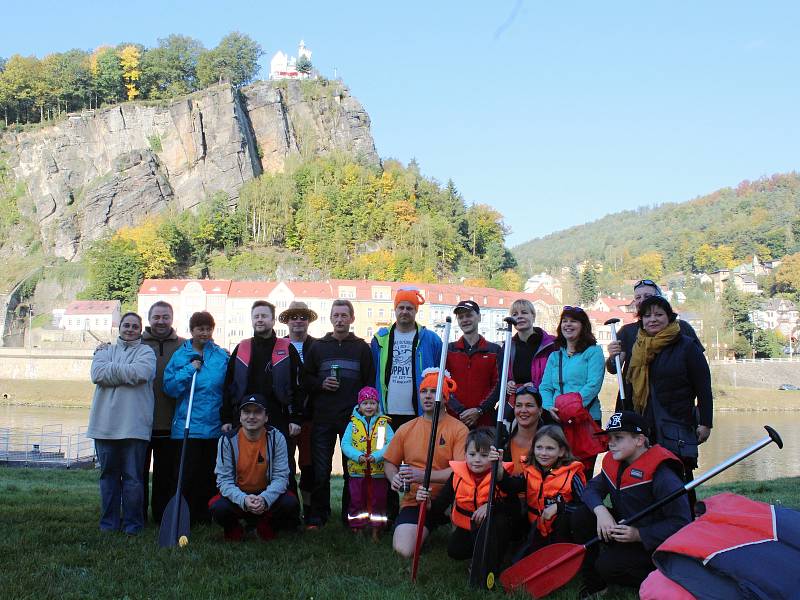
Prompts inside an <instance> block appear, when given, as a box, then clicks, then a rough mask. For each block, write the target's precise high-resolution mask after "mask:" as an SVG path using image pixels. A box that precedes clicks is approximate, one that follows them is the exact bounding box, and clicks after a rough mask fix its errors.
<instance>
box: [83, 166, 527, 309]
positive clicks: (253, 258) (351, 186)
mask: <svg viewBox="0 0 800 600" xmlns="http://www.w3.org/2000/svg"><path fill="white" fill-rule="evenodd" d="M504 237H505V226H504V224H503V221H502V216H501V215H500V214H499V213H498V212H496V211H495V210H493V209H492V208H490V207H488V206H485V205H480V204H478V205H471V206H469V207H467V206H466V205H465V203H464V200H463V198H462V197H461V195H460V194H459V193H458V191H457V190H456V187H455V185H454V184H453V182H452V181H451V182H448V184H447V185H445V186H442V185H440V184H438V183H437V182H436V181H433V180H431V179H428V178H425V177H423V176H422V175H421V174H420V172H419V168H418V167H417V165H416V164H415V163H413V162H412V163H411V164H410V165H408V166H403V165H401V164H400V163H398V162H396V161H392V160H387V161H385V162H384V164H383V165H382V166H372V165H364V164H361V163H359V162H357V161H355V160H354V159H352V158H350V157H348V156H346V155H331V156H326V157H318V158H313V159H309V160H305V161H298V162H297V163H295V164H291V165H289V167H288V168H287V169H286V171H285V172H283V173H279V174H272V175H270V174H264V175H262V176H260V177H258V178H256V179H253V180H251V181H249V182H247V183H246V184H244V186H243V187H242V188H241V190H240V197H239V203H238V206H237V208H236V210H235V211H234V212H230V211H229V210H228V208H227V198H226V197H225V196H224V195H217V196H215V197H213V198H210V199H208V200H207V201H206V202H204V203H203V206H202V208H201V209H200V211H199V212H198V213H197V214H196V215H194V214H192V213H189V212H182V213H172V214H169V213H167V214H164V215H160V216H158V217H156V218H152V219H149V220H147V221H145V222H144V223H142V224H141V225H139V226H137V227H133V228H123V229H121V230H119V231H118V232H117V233H116V234H114V235H113V236H112V237H110V238H106V239H103V240H100V241H98V242H96V243H95V244H94V246H93V248H92V250H91V251H90V253H89V257H88V260H86V261H85V262H86V264H88V267H89V276H90V277H89V279H90V285H89V287H88V289H87V290H85V292H84V296H85V297H87V298H116V299H120V300H123V301H131V300H132V299H133V298H134V297H135V294H136V290H137V289H138V286H139V284H140V283H141V281H142V278H144V277H182V276H193V277H211V278H239V279H274V278H276V277H288V278H295V277H301V278H308V279H319V278H321V277H343V278H367V279H386V280H406V281H414V282H436V281H447V280H451V281H455V280H456V278H457V277H458V278H459V280H460V278H461V277H463V278H464V281H465V282H466V283H470V284H478V285H487V284H489V285H494V286H496V287H502V288H504V289H519V288H520V286H521V280H520V278H519V276H518V275H517V274H516V273H515V272H514V271H513V270H512V269H511V267H513V264H514V263H513V257H512V256H511V254H510V252H509V251H508V250H507V249H506V248H505V246H504Z"/></svg>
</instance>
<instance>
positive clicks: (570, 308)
mask: <svg viewBox="0 0 800 600" xmlns="http://www.w3.org/2000/svg"><path fill="white" fill-rule="evenodd" d="M569 311H572V312H584V310H583V309H582V308H581V307H580V306H565V307H564V310H563V311H562V312H569Z"/></svg>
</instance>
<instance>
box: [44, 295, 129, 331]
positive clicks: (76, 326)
mask: <svg viewBox="0 0 800 600" xmlns="http://www.w3.org/2000/svg"><path fill="white" fill-rule="evenodd" d="M120 309H121V304H120V301H119V300H75V301H74V302H70V303H69V305H68V306H67V308H66V310H65V311H64V314H63V315H62V316H61V320H60V322H59V327H60V328H61V329H66V330H67V331H84V330H86V331H98V332H110V331H111V330H112V329H114V328H117V327H119V319H120Z"/></svg>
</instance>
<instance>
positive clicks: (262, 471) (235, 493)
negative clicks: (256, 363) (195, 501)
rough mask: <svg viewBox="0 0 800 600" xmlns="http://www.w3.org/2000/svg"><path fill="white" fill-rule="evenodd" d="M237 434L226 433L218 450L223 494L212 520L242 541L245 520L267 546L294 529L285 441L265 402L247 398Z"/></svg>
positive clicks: (211, 504)
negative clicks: (271, 422) (270, 420)
mask: <svg viewBox="0 0 800 600" xmlns="http://www.w3.org/2000/svg"><path fill="white" fill-rule="evenodd" d="M239 418H240V421H241V423H242V426H241V427H240V428H239V429H235V430H232V431H228V432H226V433H223V434H222V437H221V438H220V439H219V446H218V448H217V466H216V468H215V469H214V472H215V473H216V474H217V487H218V488H219V494H217V496H215V497H214V498H212V499H211V501H210V502H209V509H210V511H211V518H212V519H213V520H214V521H215V522H217V523H219V524H220V525H222V527H224V528H225V539H226V540H228V541H241V540H242V539H243V538H244V528H243V527H242V521H244V522H245V524H246V525H247V526H248V527H255V530H256V533H257V534H258V537H259V538H261V539H262V540H264V541H267V540H270V539H272V538H273V537H275V531H278V530H280V529H295V528H296V527H297V523H298V516H299V514H300V505H299V503H298V501H297V497H296V496H295V495H294V494H292V493H291V492H287V488H288V485H289V459H288V457H287V454H286V439H285V438H284V437H283V435H282V434H281V432H279V431H278V430H277V429H275V428H274V427H270V426H268V425H267V401H266V399H265V398H264V396H262V395H261V394H248V395H246V396H245V397H244V398H242V401H241V403H240V404H239Z"/></svg>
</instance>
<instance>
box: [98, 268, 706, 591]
mask: <svg viewBox="0 0 800 600" xmlns="http://www.w3.org/2000/svg"><path fill="white" fill-rule="evenodd" d="M634 295H635V302H636V307H637V316H638V320H637V322H636V323H632V324H629V325H626V326H624V327H623V328H622V329H621V330H620V332H619V341H618V342H614V343H612V344H611V345H610V346H609V353H610V356H609V358H608V360H605V359H604V357H603V352H602V349H601V348H600V347H599V346H598V344H597V341H596V339H595V337H594V335H593V333H592V326H591V322H590V321H589V318H588V316H587V314H586V312H585V311H584V310H583V309H582V308H581V307H577V306H565V307H564V308H563V310H562V312H561V315H560V319H559V324H558V328H557V331H556V332H555V335H551V334H550V333H548V332H546V331H544V330H542V329H541V328H539V327H536V326H535V325H534V322H535V318H536V313H535V309H534V307H533V305H532V303H531V302H529V301H528V300H524V299H520V300H517V301H516V302H514V303H513V304H512V306H511V309H510V316H511V317H513V318H514V320H515V325H514V327H515V329H516V333H515V335H514V336H513V338H511V347H510V348H509V349H508V350H509V351H508V352H504V348H502V347H500V346H499V345H497V344H495V343H493V342H490V341H488V340H486V339H485V338H484V337H483V336H481V335H480V333H479V332H478V327H479V324H480V319H481V314H480V306H479V305H478V304H477V303H475V302H474V301H472V300H465V301H462V302H460V303H459V304H458V305H457V306H456V307H455V311H454V312H455V316H456V319H457V322H458V325H459V328H460V329H461V332H462V335H461V337H460V338H459V339H457V340H456V341H454V342H450V343H449V345H448V347H447V348H446V349H443V347H442V341H441V339H440V337H439V336H438V335H437V334H436V333H435V332H433V331H432V330H430V329H428V328H426V327H424V326H422V325H420V324H418V323H417V321H416V314H417V311H418V309H419V306H420V305H421V304H423V303H424V302H425V300H424V298H423V297H422V295H421V294H420V293H419V291H418V290H415V289H401V290H399V291H398V292H397V294H396V296H395V298H394V312H395V322H394V323H393V324H392V325H391V326H390V327H385V328H381V329H380V330H379V331H378V332H377V333H376V334H375V336H374V338H373V339H372V340H371V343H370V344H368V343H367V342H366V341H365V340H363V339H361V338H358V337H357V336H355V335H354V334H353V333H352V332H351V326H352V324H353V322H354V320H355V313H354V309H353V305H352V304H351V303H350V302H349V301H348V300H344V299H339V300H335V301H334V302H333V303H332V307H331V313H330V323H331V326H332V331H331V332H329V333H327V334H326V335H325V336H324V337H322V338H320V339H313V338H311V336H309V335H308V326H309V324H310V323H311V322H312V321H314V320H315V319H316V318H317V315H316V313H315V312H314V311H312V310H310V309H309V308H308V306H306V305H305V304H304V303H302V302H292V304H291V305H290V306H289V307H288V308H287V309H286V310H285V311H283V312H282V313H280V315H278V316H277V318H278V320H280V321H281V322H282V323H285V324H287V325H288V328H289V336H288V337H286V338H279V337H277V335H276V333H275V330H274V324H275V319H276V311H275V307H274V306H273V305H272V304H270V303H269V302H266V301H263V300H259V301H257V302H255V303H254V304H253V306H252V309H251V318H252V325H253V336H252V337H250V338H248V339H245V340H242V341H241V342H240V343H239V344H238V345H237V346H236V347H235V348H234V350H233V351H232V352H231V353H230V355H229V353H228V352H227V351H225V350H224V349H222V348H220V347H219V346H217V345H216V344H215V343H214V341H213V331H214V327H215V324H214V319H213V317H212V316H211V315H210V314H209V313H207V312H197V313H195V314H193V315H192V317H191V319H190V322H189V331H190V334H191V339H189V340H184V339H182V338H180V337H179V336H177V334H176V333H175V330H174V328H173V327H172V318H173V312H172V307H171V306H170V305H169V304H167V303H166V302H156V303H155V304H153V306H152V307H151V308H150V311H149V313H148V322H149V325H148V327H146V328H144V330H143V328H142V320H141V318H140V317H139V316H138V315H137V314H135V313H127V314H125V315H123V317H122V319H121V322H120V334H119V339H118V340H117V341H116V342H115V343H113V344H108V345H101V346H100V347H98V349H97V350H96V351H95V356H94V361H93V364H92V381H93V382H94V383H95V384H96V385H97V388H96V392H95V396H94V401H93V404H92V410H91V414H90V424H89V432H88V435H89V436H90V437H93V438H94V439H95V441H96V449H97V455H98V459H99V462H100V467H101V476H100V495H101V519H100V527H101V529H103V530H109V531H116V530H120V529H121V530H123V531H124V532H126V533H128V534H136V533H137V532H139V531H140V530H141V528H142V527H143V524H144V522H145V520H146V515H147V512H148V504H149V508H150V509H151V515H152V518H153V519H154V520H155V521H156V522H158V521H160V519H161V517H162V515H163V513H164V509H165V506H166V503H167V501H168V500H169V498H170V497H171V496H172V495H173V494H174V493H175V488H176V475H177V455H178V451H179V448H180V445H181V441H182V439H183V430H184V427H185V426H186V418H187V411H188V407H189V404H190V400H191V404H192V409H191V417H190V420H189V423H188V428H189V439H188V446H187V459H186V465H185V468H184V477H183V494H184V496H185V497H186V499H187V502H188V504H189V508H190V515H191V518H192V521H193V522H204V521H209V520H213V521H214V522H216V523H218V524H219V525H221V526H222V527H223V529H224V538H225V539H226V540H231V541H234V540H241V539H243V538H244V537H245V535H246V532H247V530H254V531H255V534H256V535H257V536H258V537H260V538H261V539H264V540H268V539H271V538H272V537H273V536H274V535H275V534H276V532H277V531H279V530H281V529H288V530H294V529H297V528H298V527H299V526H300V525H301V515H302V523H303V524H304V526H305V528H306V529H307V530H310V531H313V530H316V529H319V528H321V527H323V526H324V525H325V524H326V522H327V521H328V520H329V519H330V516H331V506H330V504H331V502H330V479H331V472H332V468H333V456H334V453H335V448H336V442H337V438H338V440H339V443H340V447H341V451H342V463H343V464H342V469H343V474H344V480H345V481H344V486H343V490H342V510H341V519H342V522H343V524H344V525H345V526H347V527H349V528H350V529H352V530H353V531H364V530H369V531H370V532H371V533H372V535H373V536H374V537H375V538H377V537H378V536H379V535H380V532H381V531H384V530H391V531H393V542H392V543H393V547H394V549H395V550H396V551H397V552H398V553H399V554H401V555H403V556H411V555H412V554H413V552H414V548H415V542H416V535H417V522H418V518H419V510H420V506H421V503H423V502H431V510H430V511H428V516H427V518H426V521H425V525H424V531H423V535H424V536H427V535H428V533H429V532H430V531H432V530H433V529H434V528H436V527H437V526H439V525H441V524H442V523H443V522H446V520H447V518H448V517H447V514H448V513H449V520H450V521H451V522H452V525H453V533H452V535H451V538H450V542H449V544H448V553H449V554H450V556H452V557H453V558H456V559H464V558H467V557H469V556H471V555H472V547H473V545H474V541H475V537H476V535H477V530H478V528H479V526H480V524H481V523H482V522H483V520H484V519H485V517H486V511H487V501H488V494H489V485H488V482H489V474H490V473H491V471H492V469H493V465H494V464H495V463H496V464H497V480H498V485H497V494H498V497H497V498H498V501H497V502H496V503H495V505H496V512H493V518H494V515H496V529H495V530H494V531H495V532H496V545H497V547H498V548H499V553H500V556H501V557H504V558H501V559H500V560H505V561H506V562H513V561H516V560H520V559H521V558H523V557H524V556H526V555H527V554H530V553H531V552H533V551H535V550H536V549H538V548H541V547H543V546H545V545H547V544H549V543H552V542H555V541H569V540H572V541H585V539H589V537H592V536H593V535H594V534H595V533H597V534H598V535H600V536H601V537H602V538H603V539H604V540H605V541H607V542H612V541H613V542H616V543H609V544H604V545H603V547H602V549H601V550H600V551H599V552H594V553H590V554H589V556H588V559H587V561H586V565H585V568H584V578H585V589H586V590H587V594H591V593H595V592H597V591H600V590H602V589H603V588H604V587H605V585H606V584H607V583H611V582H617V583H623V584H629V585H633V584H638V582H639V581H641V580H642V579H644V577H645V576H646V575H647V572H649V570H652V568H653V567H652V562H650V554H651V553H652V551H653V550H654V549H655V547H656V546H657V545H658V543H660V541H663V539H665V538H666V537H668V535H670V534H671V533H673V532H674V531H676V530H677V529H678V528H680V527H681V526H682V525H683V524H685V523H686V522H688V520H689V519H690V515H691V512H690V509H691V507H690V505H689V504H688V503H686V504H685V505H684V503H683V502H685V501H675V502H673V503H670V504H669V505H668V506H666V507H665V508H663V509H662V510H661V511H659V512H657V513H655V515H653V516H652V517H650V520H649V521H647V522H643V523H641V524H640V525H638V526H637V527H633V526H630V527H629V526H626V525H619V524H618V521H619V520H620V519H622V518H624V517H625V516H630V514H632V513H633V512H635V511H636V510H638V509H639V508H641V507H642V506H644V505H645V504H647V502H648V501H649V500H651V499H653V498H657V497H659V496H662V495H665V494H666V493H669V492H671V491H673V490H674V489H675V488H676V487H680V485H682V483H681V482H682V481H688V480H689V478H691V473H692V469H694V468H696V466H697V462H696V461H697V446H698V444H700V443H702V442H704V441H705V440H706V439H707V438H708V435H709V433H710V428H711V425H712V397H711V385H710V375H709V370H708V365H707V362H706V360H705V357H704V356H703V348H702V345H701V344H700V342H699V340H697V337H696V335H695V334H694V332H693V331H692V329H691V327H690V326H689V325H688V324H687V323H686V322H685V321H681V320H679V319H677V315H676V314H675V312H674V311H673V310H672V308H671V306H670V305H669V302H668V301H667V300H666V299H665V298H664V297H663V295H662V294H661V292H660V290H659V288H658V286H657V285H656V284H655V282H653V281H650V280H642V281H640V282H638V283H637V284H636V285H635V286H634ZM443 352H446V373H444V374H440V373H439V371H438V365H439V362H440V359H441V356H442V353H443ZM506 355H508V357H509V359H508V365H507V369H506V372H507V379H508V380H507V382H506V386H505V387H506V390H507V392H506V396H505V398H500V391H501V388H502V386H501V385H500V383H501V382H500V378H501V376H502V374H503V372H504V369H503V357H504V356H506ZM617 358H618V359H619V364H620V365H621V366H622V373H623V381H624V382H625V389H624V390H623V392H624V394H621V395H620V398H619V399H618V403H617V407H616V411H615V413H614V415H613V416H612V418H611V420H610V421H609V423H608V426H607V427H606V429H605V430H603V431H600V427H599V425H600V419H601V407H600V401H599V393H600V389H601V387H602V385H603V380H604V376H605V371H606V370H608V372H609V373H615V372H616V364H617V360H616V359H617ZM440 376H441V378H442V380H443V385H442V405H444V407H445V408H444V409H443V410H441V412H440V414H439V417H438V425H437V431H436V437H435V447H434V448H435V449H434V452H433V461H432V465H431V475H430V484H429V486H428V487H427V488H426V487H423V483H424V477H425V468H426V463H427V458H428V444H429V439H431V427H432V425H433V422H434V418H433V417H434V413H435V411H436V410H437V408H438V406H439V405H438V404H437V403H436V389H437V381H438V379H439V377H440ZM190 397H191V398H190ZM623 398H624V399H623ZM576 399H577V409H576V406H575V401H576ZM570 402H572V403H571V404H570ZM498 410H500V411H502V414H501V415H500V416H501V420H503V421H504V422H505V423H506V424H507V425H508V427H507V432H508V435H507V439H500V440H496V439H494V431H493V430H492V429H490V428H488V427H486V426H487V425H491V424H493V423H494V422H495V420H496V418H497V411H498ZM576 415H577V416H576ZM562 417H563V419H562ZM579 422H589V423H590V424H591V425H593V426H594V427H595V429H596V430H598V432H599V433H598V434H599V435H600V436H601V437H604V438H607V439H608V449H609V452H608V453H607V454H606V455H605V458H604V460H603V465H602V469H601V472H600V474H599V475H597V476H596V477H593V475H594V470H595V462H596V458H597V451H589V452H583V454H584V455H580V456H576V455H575V452H573V449H572V448H571V445H570V440H573V445H574V440H576V439H578V438H576V436H578V437H580V435H584V436H585V429H583V430H582V431H584V433H583V434H581V433H580V432H578V428H577V426H576V423H579ZM580 448H583V449H585V445H582V446H580ZM575 449H576V452H577V450H578V446H575ZM151 457H152V471H153V478H152V493H151V494H149V495H148V482H149V479H150V478H149V470H150V463H151ZM298 470H299V472H300V477H299V482H298V481H297V471H298ZM606 496H610V497H611V500H612V509H611V510H609V509H607V508H606V507H605V505H604V504H603V500H604V499H605V498H606ZM301 505H302V510H301Z"/></svg>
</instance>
